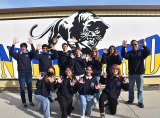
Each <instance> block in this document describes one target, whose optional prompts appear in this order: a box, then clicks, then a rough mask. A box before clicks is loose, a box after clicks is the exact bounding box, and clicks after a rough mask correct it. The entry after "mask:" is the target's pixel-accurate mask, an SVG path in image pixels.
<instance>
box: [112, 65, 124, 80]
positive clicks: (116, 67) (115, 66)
mask: <svg viewBox="0 0 160 118" xmlns="http://www.w3.org/2000/svg"><path fill="white" fill-rule="evenodd" d="M112 69H117V70H118V76H119V77H122V73H121V69H120V67H119V65H118V64H113V65H112V66H111V70H110V75H111V77H112V76H113V73H112Z"/></svg>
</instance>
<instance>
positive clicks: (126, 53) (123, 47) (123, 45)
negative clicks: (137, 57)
mask: <svg viewBox="0 0 160 118" xmlns="http://www.w3.org/2000/svg"><path fill="white" fill-rule="evenodd" d="M126 46H127V41H125V40H124V41H123V42H122V50H121V55H122V57H123V58H125V59H128V58H129V53H128V52H126Z"/></svg>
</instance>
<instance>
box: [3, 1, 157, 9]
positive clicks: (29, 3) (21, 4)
mask: <svg viewBox="0 0 160 118" xmlns="http://www.w3.org/2000/svg"><path fill="white" fill-rule="evenodd" d="M72 5H74V6H76V5H160V0H0V9H3V8H24V7H45V6H72Z"/></svg>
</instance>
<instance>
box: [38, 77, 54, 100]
mask: <svg viewBox="0 0 160 118" xmlns="http://www.w3.org/2000/svg"><path fill="white" fill-rule="evenodd" d="M45 77H46V76H45ZM45 77H43V78H42V80H37V83H36V88H37V89H36V90H35V95H42V96H44V97H46V98H48V97H49V95H50V91H53V90H54V83H50V82H46V81H45Z"/></svg>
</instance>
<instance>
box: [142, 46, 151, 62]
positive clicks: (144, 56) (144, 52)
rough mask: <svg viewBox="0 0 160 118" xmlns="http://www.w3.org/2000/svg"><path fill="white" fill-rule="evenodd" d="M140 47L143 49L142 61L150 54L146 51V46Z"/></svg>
mask: <svg viewBox="0 0 160 118" xmlns="http://www.w3.org/2000/svg"><path fill="white" fill-rule="evenodd" d="M142 47H143V50H142V57H143V59H145V58H146V57H147V56H148V55H149V54H150V50H149V49H148V47H147V46H142Z"/></svg>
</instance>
